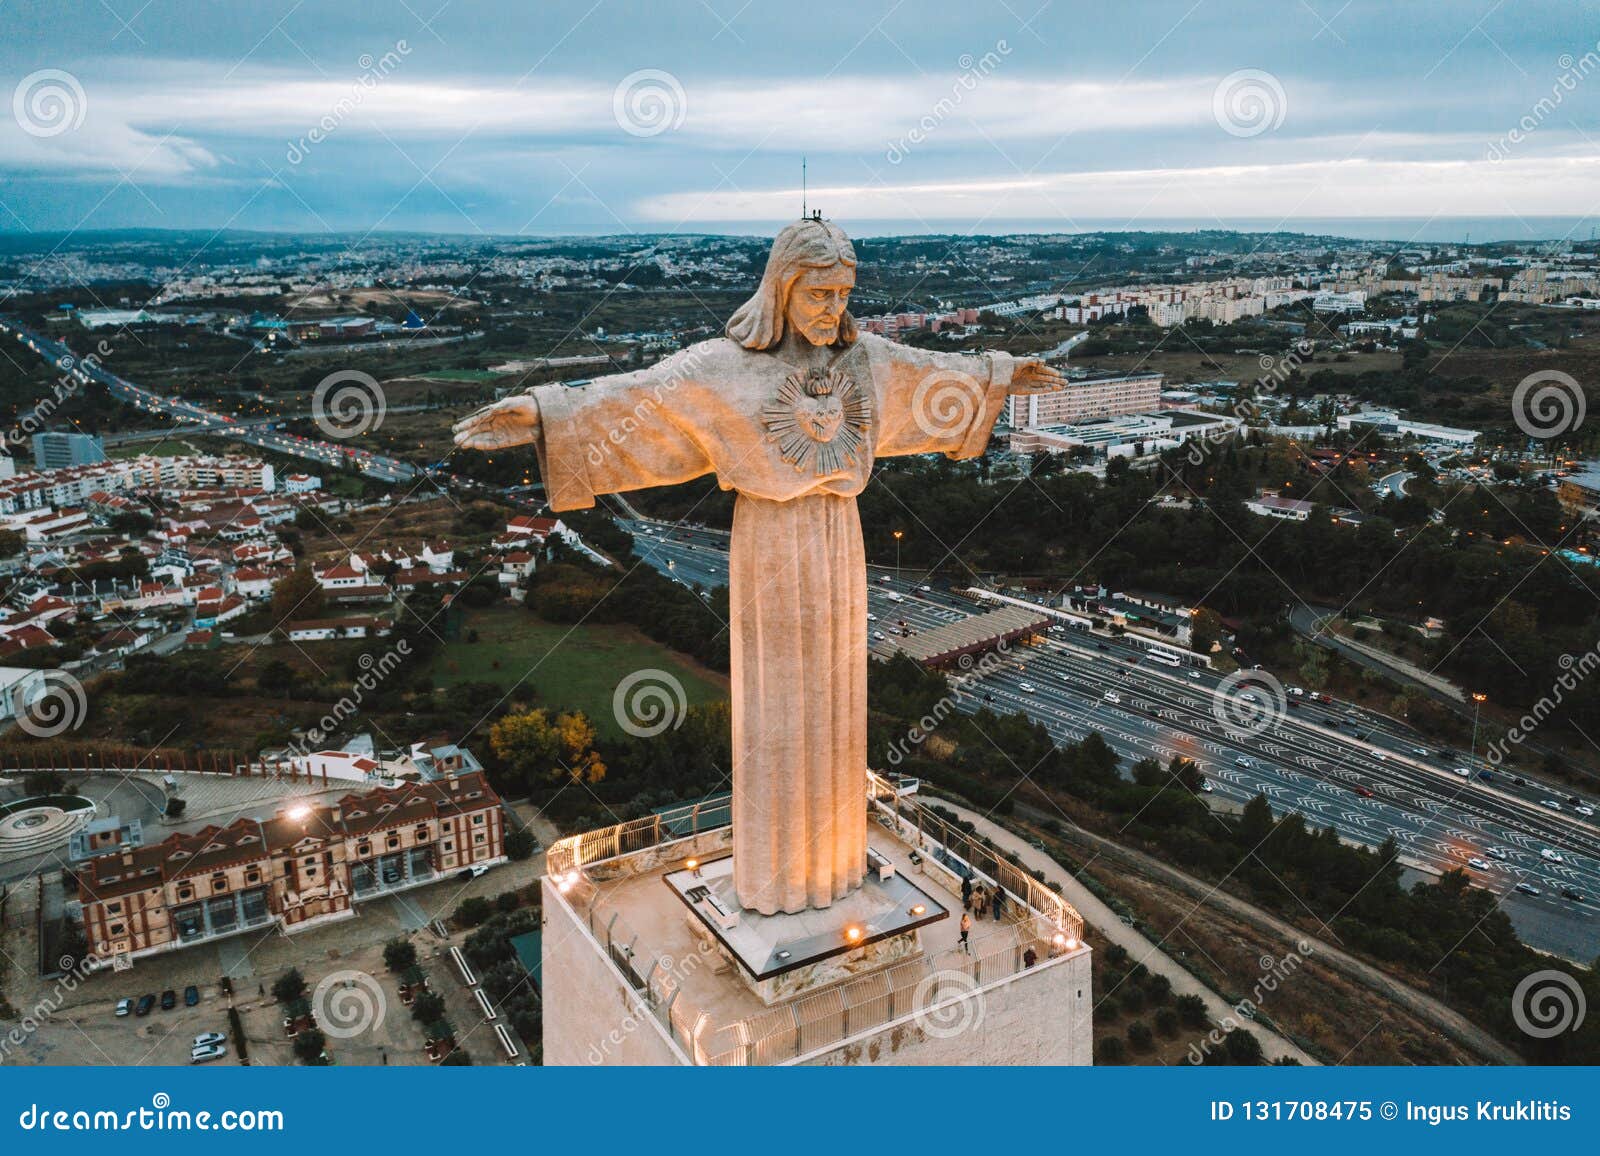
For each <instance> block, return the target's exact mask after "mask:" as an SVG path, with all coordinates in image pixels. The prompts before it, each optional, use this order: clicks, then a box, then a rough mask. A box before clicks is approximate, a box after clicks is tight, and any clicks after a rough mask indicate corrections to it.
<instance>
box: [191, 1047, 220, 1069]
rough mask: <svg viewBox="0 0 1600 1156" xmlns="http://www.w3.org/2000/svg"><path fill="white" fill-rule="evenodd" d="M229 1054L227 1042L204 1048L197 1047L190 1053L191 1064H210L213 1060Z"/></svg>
mask: <svg viewBox="0 0 1600 1156" xmlns="http://www.w3.org/2000/svg"><path fill="white" fill-rule="evenodd" d="M227 1054H228V1048H227V1045H225V1044H210V1045H208V1046H206V1047H203V1048H195V1049H194V1050H193V1051H191V1052H190V1053H189V1062H190V1063H191V1064H209V1063H210V1062H211V1061H212V1060H220V1059H221V1058H222V1057H223V1056H225V1055H227Z"/></svg>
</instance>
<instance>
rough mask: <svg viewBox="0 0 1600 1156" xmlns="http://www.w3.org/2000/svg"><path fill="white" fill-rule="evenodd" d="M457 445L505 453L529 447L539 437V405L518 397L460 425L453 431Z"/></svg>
mask: <svg viewBox="0 0 1600 1156" xmlns="http://www.w3.org/2000/svg"><path fill="white" fill-rule="evenodd" d="M450 432H451V433H452V434H454V435H455V440H456V445H458V446H460V447H461V448H462V449H468V450H503V449H505V448H506V447H507V446H521V445H527V444H528V443H529V442H531V441H534V440H535V439H536V438H538V436H539V403H538V402H537V401H535V400H534V399H533V398H532V397H529V396H528V395H527V394H517V395H516V396H514V397H508V398H505V399H503V400H501V401H497V402H495V403H494V404H493V405H486V406H484V407H483V408H482V409H480V410H478V412H476V413H474V414H472V415H470V416H469V417H466V418H464V419H462V420H461V421H458V422H456V424H455V425H454V426H453V427H451V431H450Z"/></svg>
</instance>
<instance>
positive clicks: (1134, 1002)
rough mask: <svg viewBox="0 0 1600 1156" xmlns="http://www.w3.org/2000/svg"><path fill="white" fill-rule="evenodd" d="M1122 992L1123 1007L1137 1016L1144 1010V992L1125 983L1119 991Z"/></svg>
mask: <svg viewBox="0 0 1600 1156" xmlns="http://www.w3.org/2000/svg"><path fill="white" fill-rule="evenodd" d="M1119 990H1120V991H1121V992H1122V1006H1123V1007H1125V1008H1127V1009H1128V1010H1129V1011H1131V1012H1133V1013H1134V1014H1135V1015H1137V1014H1138V1013H1139V1012H1142V1011H1143V1010H1144V992H1143V991H1141V990H1140V989H1139V988H1137V987H1135V986H1134V985H1133V984H1131V983H1125V984H1123V985H1122V987H1121V988H1120V989H1119Z"/></svg>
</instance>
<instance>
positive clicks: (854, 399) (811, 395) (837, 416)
mask: <svg viewBox="0 0 1600 1156" xmlns="http://www.w3.org/2000/svg"><path fill="white" fill-rule="evenodd" d="M761 420H762V421H763V422H764V423H765V424H766V427H767V440H768V441H772V442H777V443H778V453H779V455H780V456H781V457H782V458H783V460H784V461H786V462H788V463H789V464H790V465H792V466H793V467H794V468H795V469H797V470H803V469H805V468H806V466H807V465H810V466H811V467H812V468H813V469H814V470H815V471H816V473H817V475H818V476H819V477H821V476H823V475H826V474H832V473H837V472H838V471H839V470H841V469H843V468H844V467H845V466H846V465H854V464H855V463H856V460H857V458H858V456H859V455H858V451H859V450H860V448H861V445H862V443H863V442H865V440H866V433H867V427H868V426H869V425H870V424H871V421H872V403H871V402H870V401H868V399H867V395H866V393H865V392H863V390H862V389H861V387H860V386H859V385H857V384H856V379H855V378H853V377H851V376H850V375H849V374H848V373H846V372H844V371H843V370H841V369H812V370H807V371H805V372H804V373H800V372H796V373H792V374H790V375H789V376H788V377H787V378H785V379H784V382H783V384H782V385H780V386H779V387H778V394H777V396H776V397H774V398H773V399H772V400H771V401H769V402H768V403H767V404H766V405H765V406H763V407H762V410H761Z"/></svg>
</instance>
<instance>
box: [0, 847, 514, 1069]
mask: <svg viewBox="0 0 1600 1156" xmlns="http://www.w3.org/2000/svg"><path fill="white" fill-rule="evenodd" d="M541 870H542V865H541V863H540V861H539V860H538V859H537V858H536V859H535V860H530V861H528V862H525V863H511V864H505V865H503V866H501V867H498V868H496V869H495V870H492V871H490V872H489V873H488V874H486V875H484V876H483V877H481V878H478V879H473V880H470V881H462V880H456V879H451V880H447V881H443V882H440V883H437V884H434V885H432V886H429V887H423V888H419V889H417V890H416V891H412V892H407V893H405V894H402V895H396V896H389V897H385V898H382V899H377V900H372V901H370V902H368V903H365V904H362V905H361V906H360V907H359V908H358V909H357V914H356V916H355V917H354V918H350V919H343V920H340V921H337V922H333V923H327V924H323V925H321V926H317V927H311V928H307V929H305V930H302V931H298V932H296V933H295V934H293V935H285V934H283V933H282V932H280V931H277V930H275V929H269V930H266V931H261V932H252V933H250V934H247V935H240V936H235V937H232V938H229V939H222V940H218V941H216V942H214V943H206V944H197V945H195V946H193V947H188V948H183V949H181V950H177V951H172V952H168V953H165V954H160V955H154V956H149V957H146V958H143V959H140V960H138V961H136V962H135V964H134V966H133V968H132V970H130V971H125V972H114V971H111V970H110V969H106V970H103V971H99V972H96V973H94V974H91V975H89V976H87V977H85V978H83V979H82V980H74V979H71V978H70V977H69V978H68V979H64V980H55V981H51V980H40V979H38V978H37V977H34V976H32V975H30V974H28V971H29V969H28V968H27V966H26V961H28V960H29V959H30V958H31V955H30V953H29V950H28V949H29V947H30V946H31V945H30V944H29V937H28V936H27V935H26V934H25V931H24V929H25V928H26V926H27V923H28V920H29V918H31V917H30V916H29V915H28V913H27V912H26V910H16V911H14V912H12V913H11V914H10V915H9V917H8V923H9V924H11V927H10V928H9V929H8V931H7V933H6V937H5V942H4V944H3V946H4V948H5V950H6V951H7V952H8V954H11V955H12V957H13V958H14V959H16V960H18V961H20V962H21V966H13V967H12V968H11V969H10V972H9V974H8V976H7V978H6V994H7V996H8V998H10V1000H11V1002H12V1003H13V1004H14V1005H15V1006H16V1007H17V1009H18V1011H19V1013H22V1015H23V1016H24V1017H25V1018H24V1020H23V1022H22V1023H20V1024H17V1025H14V1026H16V1027H17V1030H18V1033H19V1034H20V1035H21V1036H22V1039H21V1041H20V1042H14V1041H11V1040H9V1039H7V1038H6V1037H5V1036H4V1035H3V1034H0V1041H3V1043H0V1064H26V1065H32V1064H53V1065H60V1064H85V1065H102V1064H115V1065H128V1066H138V1065H167V1064H188V1063H189V1062H190V1050H191V1047H192V1045H193V1041H194V1037H195V1036H197V1035H199V1034H201V1033H203V1032H213V1031H214V1032H221V1033H223V1034H224V1035H225V1036H228V1037H229V1040H228V1054H227V1055H226V1056H225V1057H223V1058H221V1059H219V1060H216V1061H213V1062H214V1063H216V1064H219V1065H221V1064H238V1063H239V1062H240V1061H239V1057H238V1055H237V1049H236V1048H235V1046H234V1044H233V1040H232V1033H231V1031H230V1029H229V1024H228V1014H227V1009H228V998H227V996H226V994H224V992H223V991H222V987H221V980H222V977H223V976H224V975H227V976H229V977H230V978H231V981H232V983H233V998H234V1005H235V1006H236V1007H237V1008H238V1009H239V1013H240V1018H241V1021H242V1023H243V1027H244V1032H245V1040H246V1046H247V1048H248V1050H249V1059H250V1062H251V1063H252V1064H269V1065H278V1064H293V1063H296V1062H298V1061H297V1060H296V1059H295V1056H294V1053H293V1050H292V1041H290V1040H288V1039H286V1038H285V1036H284V1032H283V1025H282V1008H281V1007H280V1006H279V1005H278V1004H277V1003H275V1002H274V1001H273V998H272V995H271V991H272V984H273V981H274V980H276V979H277V978H278V977H279V976H280V975H282V974H283V973H284V972H286V971H288V970H289V969H290V968H291V967H293V968H298V969H299V970H300V972H301V974H302V975H303V976H304V978H305V981H306V984H307V997H308V998H311V997H312V996H313V995H314V994H315V993H316V990H317V987H318V985H319V984H320V983H322V981H323V980H325V979H329V978H330V977H332V982H331V985H330V987H328V988H326V989H325V990H324V996H323V1002H324V1003H326V1002H327V1001H329V1000H331V999H333V997H334V994H335V991H336V988H337V987H346V986H347V985H353V986H350V987H349V990H350V991H351V992H352V995H351V996H350V997H348V998H350V999H352V1000H353V1001H354V1000H356V999H358V997H359V995H360V993H361V992H365V993H368V998H369V1002H370V1005H371V1007H372V1009H373V1011H372V1012H371V1013H370V1014H367V1015H366V1016H364V1017H360V1016H358V1018H357V1019H356V1021H355V1024H358V1025H360V1030H358V1031H354V1032H352V1033H351V1034H348V1035H345V1034H335V1032H336V1031H339V1032H343V1031H346V1030H348V1027H349V1026H353V1025H346V1026H344V1027H335V1025H332V1024H331V1023H330V1022H328V1019H329V1017H328V1016H327V1015H326V1014H324V1013H323V1011H322V1009H319V1019H321V1020H323V1021H324V1023H323V1025H322V1026H323V1028H324V1031H325V1033H326V1034H327V1035H328V1037H329V1039H328V1051H329V1052H330V1054H331V1056H332V1058H333V1060H334V1062H335V1063H338V1064H341V1065H345V1064H358V1065H361V1064H373V1065H376V1064H423V1063H428V1062H429V1061H428V1059H427V1057H426V1056H425V1055H424V1053H423V1050H422V1044H423V1031H422V1028H421V1026H420V1025H418V1024H417V1023H415V1022H414V1021H413V1020H412V1018H411V1013H410V1009H409V1008H407V1007H404V1006H403V1005H402V1004H401V1002H400V998H399V985H398V980H397V978H396V977H395V976H393V975H391V974H390V973H389V972H388V971H387V970H386V969H385V968H384V965H383V945H384V944H385V943H387V942H389V941H390V940H393V939H396V938H400V937H409V938H410V939H411V941H412V943H414V944H415V946H416V949H417V958H418V963H419V965H420V966H421V967H422V968H423V969H424V970H425V971H426V972H427V973H428V980H429V986H430V988H431V990H433V991H435V992H438V993H439V994H440V995H441V996H443V997H444V999H445V1003H446V1008H447V1011H446V1016H447V1018H448V1019H449V1020H450V1022H451V1024H452V1025H453V1026H454V1028H455V1029H456V1034H457V1038H458V1040H459V1041H461V1042H462V1044H463V1046H465V1047H467V1048H468V1049H469V1050H470V1051H471V1053H472V1057H473V1060H474V1062H476V1063H479V1064H485V1063H496V1062H501V1061H503V1059H504V1057H503V1055H502V1053H501V1052H500V1049H499V1047H498V1045H497V1044H496V1042H495V1039H494V1035H493V1033H492V1032H489V1031H488V1030H486V1029H484V1028H483V1027H482V1026H481V1014H480V1013H479V1012H478V1010H477V1008H476V1006H475V1004H474V1003H473V1001H472V999H471V996H470V994H469V993H468V992H467V990H466V989H465V987H464V986H463V984H462V983H461V980H460V977H459V976H458V975H457V973H456V970H455V968H454V966H453V965H452V964H451V963H450V960H449V957H448V956H447V955H446V954H445V952H446V951H447V950H448V947H449V946H450V945H451V944H452V943H454V944H459V943H460V942H461V941H462V940H463V939H464V938H465V933H461V932H452V934H451V935H450V936H449V937H448V939H445V940H441V939H439V938H438V936H437V935H436V934H435V933H434V932H433V930H431V927H432V923H433V921H434V920H435V919H436V918H437V919H440V920H443V919H446V918H448V916H449V914H450V912H451V911H453V910H454V909H455V906H456V905H457V904H458V903H460V901H461V900H462V899H465V898H467V897H468V896H474V895H478V896H485V897H493V896H495V895H498V894H499V893H500V892H502V891H506V890H510V889H512V888H517V887H525V886H528V885H529V884H530V883H532V882H533V881H534V880H535V879H536V878H537V876H538V874H539V872H540V871H541ZM22 890H23V891H25V892H30V893H31V892H32V891H33V888H32V887H31V886H28V887H25V888H23V889H22ZM362 977H366V978H362ZM191 984H193V985H194V986H195V987H196V989H197V991H198V993H199V1003H198V1004H197V1005H196V1006H194V1007H188V1006H185V1003H184V989H185V988H186V987H187V986H189V985H191ZM167 989H171V990H172V991H173V993H174V997H175V1002H176V1006H175V1007H173V1008H172V1009H170V1010H162V1008H161V1006H160V1002H159V1001H160V997H161V994H162V992H163V991H165V990H167ZM147 993H148V994H151V995H154V996H155V997H156V1000H157V1003H156V1005H155V1007H154V1008H152V1010H151V1011H150V1012H149V1013H148V1014H147V1015H145V1016H136V1015H133V1014H129V1015H127V1016H122V1017H119V1016H117V1015H116V1014H115V1008H116V1004H117V1001H118V1000H120V999H123V998H129V999H132V1000H134V1001H135V1003H137V1001H138V1000H139V997H140V996H142V995H145V994H147ZM35 1009H38V1011H39V1014H32V1013H33V1012H34V1010H35Z"/></svg>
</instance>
